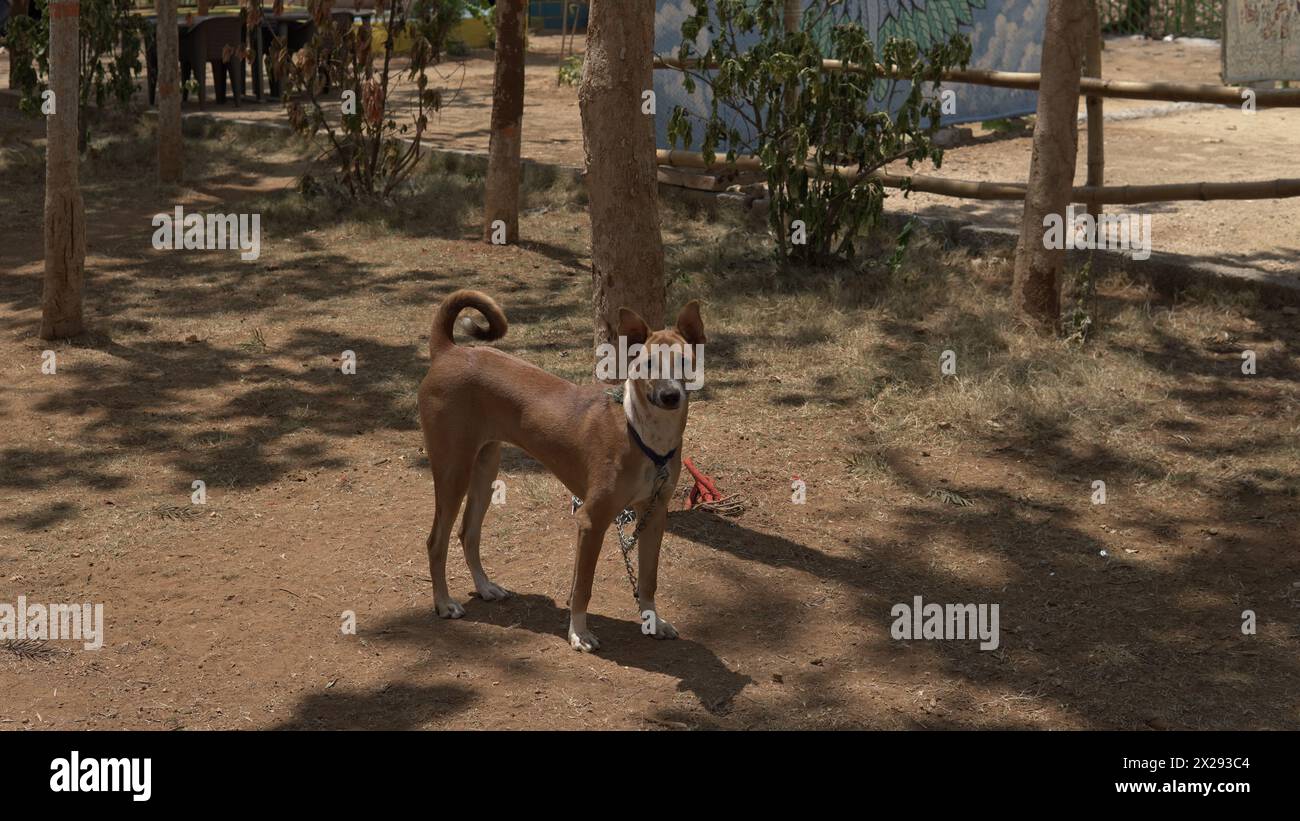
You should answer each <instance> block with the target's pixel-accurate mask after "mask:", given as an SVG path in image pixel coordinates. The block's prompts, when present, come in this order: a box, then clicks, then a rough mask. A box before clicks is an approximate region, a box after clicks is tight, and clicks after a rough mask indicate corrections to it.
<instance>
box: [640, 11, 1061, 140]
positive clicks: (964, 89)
mask: <svg viewBox="0 0 1300 821" xmlns="http://www.w3.org/2000/svg"><path fill="white" fill-rule="evenodd" d="M819 1H820V2H824V0H810V2H808V3H807V4H806V5H807V6H812V5H815V4H818V3H819ZM694 8H695V6H694V3H693V2H692V0H657V5H656V11H655V51H656V52H658V53H659V54H661V55H665V56H670V55H675V54H676V51H677V48H678V46H679V45H680V44H681V30H682V21H683V20H684V19H686V17H687V16H688V15H689V14H691V13H693V11H694ZM1046 12H1047V0H843V2H841V3H839V4H838V8H836V9H835V10H834V11H833V15H834V19H835V22H836V23H845V22H852V23H857V24H858V25H861V26H862V27H864V28H865V29H866V30H867V31H869V32H871V33H872V38H873V39H874V40H875V41H876V43H877V44H880V43H883V42H884V41H885V40H886V39H887V38H889V37H890V36H899V37H910V38H913V39H916V40H917V41H918V42H919V43H920V44H921V46H922V48H925V47H927V46H929V45H931V44H932V43H934V42H936V41H939V40H946V39H947V38H948V37H949V36H950V35H951V34H953V33H954V32H962V33H965V34H967V35H968V36H969V37H970V38H971V62H970V65H971V68H986V69H996V70H999V71H1038V67H1039V60H1040V58H1041V56H1042V36H1043V21H1044V17H1045V15H1046ZM696 45H697V47H699V48H700V49H703V48H706V47H707V45H708V33H707V32H701V33H700V37H699V40H698V41H697V43H696ZM945 88H952V89H953V90H954V91H956V93H957V97H956V113H955V114H952V115H948V116H945V117H944V124H945V125H954V124H957V123H966V122H977V121H980V120H993V119H998V118H1001V117H1017V116H1021V115H1024V114H1032V113H1033V111H1034V109H1035V107H1036V105H1037V94H1036V92H1033V91H1016V90H1013V89H1003V88H989V87H986V86H976V85H951V86H945ZM705 94H707V91H706V90H704V89H701V88H698V87H697V89H696V91H695V93H694V95H691V94H688V93H687V92H686V89H685V88H684V87H683V85H682V77H681V74H680V73H678V72H675V71H663V70H661V71H656V72H655V96H656V98H657V108H656V117H655V127H656V130H657V134H658V141H659V147H661V148H669V147H671V146H669V144H668V138H667V127H668V118H669V116H671V114H672V111H673V107H674V106H677V105H682V106H685V107H686V108H687V110H688V111H691V112H693V113H696V114H699V115H701V116H703V115H705V114H707V112H708V106H707V100H708V98H707V97H706V96H705Z"/></svg>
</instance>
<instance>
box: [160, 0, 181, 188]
mask: <svg viewBox="0 0 1300 821" xmlns="http://www.w3.org/2000/svg"><path fill="white" fill-rule="evenodd" d="M156 31H157V37H158V49H157V51H158V92H157V94H158V179H159V180H160V181H162V182H165V183H178V182H180V181H181V175H182V173H183V172H184V166H183V162H182V158H181V89H180V80H181V67H180V60H179V58H178V56H177V55H178V52H179V49H180V43H179V42H178V38H179V34H178V33H177V30H176V0H158V25H157V27H156Z"/></svg>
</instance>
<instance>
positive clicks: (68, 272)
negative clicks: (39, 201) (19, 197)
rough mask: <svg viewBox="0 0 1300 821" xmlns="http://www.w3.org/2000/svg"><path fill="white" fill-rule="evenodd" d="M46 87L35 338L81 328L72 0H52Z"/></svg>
mask: <svg viewBox="0 0 1300 821" xmlns="http://www.w3.org/2000/svg"><path fill="white" fill-rule="evenodd" d="M47 14H49V17H50V89H51V90H52V91H53V92H54V112H53V113H52V114H50V115H49V116H48V117H46V119H45V123H46V125H45V133H46V146H45V292H44V294H43V295H42V296H41V339H66V338H68V337H74V336H78V335H80V334H81V333H83V332H84V331H85V329H86V328H85V323H84V321H83V319H82V315H81V286H82V277H83V274H84V269H85V264H86V211H85V205H84V204H83V203H82V200H81V186H80V184H79V183H78V182H77V103H78V95H77V75H78V69H79V62H78V50H79V36H78V30H77V29H78V17H79V9H78V2H77V0H52V2H51V3H50V5H49V7H48V9H47Z"/></svg>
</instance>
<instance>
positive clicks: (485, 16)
mask: <svg viewBox="0 0 1300 821" xmlns="http://www.w3.org/2000/svg"><path fill="white" fill-rule="evenodd" d="M468 9H469V13H470V15H471V16H473V17H474V19H476V20H482V21H483V25H484V26H486V27H487V38H488V48H496V47H497V7H496V6H495V5H491V4H489V3H488V0H477V1H476V2H475V0H471V2H470V3H469V4H468Z"/></svg>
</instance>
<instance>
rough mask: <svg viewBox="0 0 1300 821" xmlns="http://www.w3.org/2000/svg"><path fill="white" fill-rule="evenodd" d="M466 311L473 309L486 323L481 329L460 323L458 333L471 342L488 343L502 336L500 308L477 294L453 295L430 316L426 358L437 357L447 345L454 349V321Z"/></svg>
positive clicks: (503, 323)
mask: <svg viewBox="0 0 1300 821" xmlns="http://www.w3.org/2000/svg"><path fill="white" fill-rule="evenodd" d="M466 308H473V309H474V310H476V311H478V312H479V313H481V314H483V317H484V318H485V319H486V320H487V322H488V326H487V327H486V328H483V327H481V326H480V325H478V323H476V322H474V321H473V320H472V319H470V318H469V317H465V318H464V319H462V320H461V322H460V327H461V330H462V331H464V332H465V333H467V334H469V335H470V336H472V337H474V338H475V339H480V340H482V341H484V342H491V341H492V340H494V339H500V338H501V337H503V336H505V335H506V315H505V313H504V312H503V311H502V310H501V306H500V305H498V304H497V303H496V301H495V300H494V299H492V297H490V296H488V295H487V294H485V293H482V292H480V291H470V290H464V289H462V290H459V291H454V292H452V293H451V295H449V296H448V297H447V298H446V299H444V300H443V301H442V304H441V305H439V306H438V311H437V313H435V314H434V315H433V330H432V331H431V332H430V333H429V356H430V357H433V356H437V354H438V351H439V350H440V349H442V348H445V347H447V346H448V345H454V344H456V343H455V340H454V339H453V338H452V331H453V330H454V329H455V327H456V318H457V317H458V316H460V312H461V311H463V310H464V309H466Z"/></svg>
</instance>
